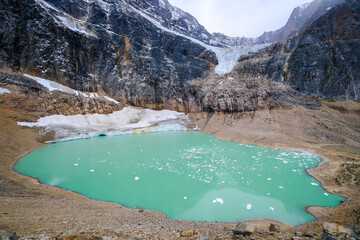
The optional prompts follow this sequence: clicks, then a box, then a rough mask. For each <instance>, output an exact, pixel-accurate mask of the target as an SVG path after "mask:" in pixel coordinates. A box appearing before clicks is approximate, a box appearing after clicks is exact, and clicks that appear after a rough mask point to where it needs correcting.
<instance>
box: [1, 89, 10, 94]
mask: <svg viewBox="0 0 360 240" xmlns="http://www.w3.org/2000/svg"><path fill="white" fill-rule="evenodd" d="M4 93H11V91H10V90H8V89H6V88H0V94H4Z"/></svg>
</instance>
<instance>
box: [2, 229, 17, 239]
mask: <svg viewBox="0 0 360 240" xmlns="http://www.w3.org/2000/svg"><path fill="white" fill-rule="evenodd" d="M0 239H2V240H18V239H19V237H18V236H17V235H16V233H14V232H11V231H8V230H0Z"/></svg>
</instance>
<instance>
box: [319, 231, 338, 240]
mask: <svg viewBox="0 0 360 240" xmlns="http://www.w3.org/2000/svg"><path fill="white" fill-rule="evenodd" d="M321 240H338V239H337V238H336V237H334V236H331V235H330V234H328V233H326V232H323V233H322V234H321Z"/></svg>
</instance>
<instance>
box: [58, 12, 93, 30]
mask: <svg viewBox="0 0 360 240" xmlns="http://www.w3.org/2000/svg"><path fill="white" fill-rule="evenodd" d="M56 17H57V18H58V19H59V20H60V21H61V23H62V24H63V25H64V26H65V27H67V28H68V29H70V30H72V31H74V32H79V33H84V34H86V35H92V34H90V33H89V32H88V31H87V29H86V27H85V23H84V22H83V21H80V20H77V19H76V18H73V17H70V16H56Z"/></svg>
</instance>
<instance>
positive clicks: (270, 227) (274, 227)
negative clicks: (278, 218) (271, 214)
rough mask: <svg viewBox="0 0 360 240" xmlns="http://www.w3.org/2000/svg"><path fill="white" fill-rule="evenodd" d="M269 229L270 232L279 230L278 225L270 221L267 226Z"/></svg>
mask: <svg viewBox="0 0 360 240" xmlns="http://www.w3.org/2000/svg"><path fill="white" fill-rule="evenodd" d="M269 231H270V232H280V226H279V225H277V224H276V225H275V224H273V223H271V224H270V226H269Z"/></svg>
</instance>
